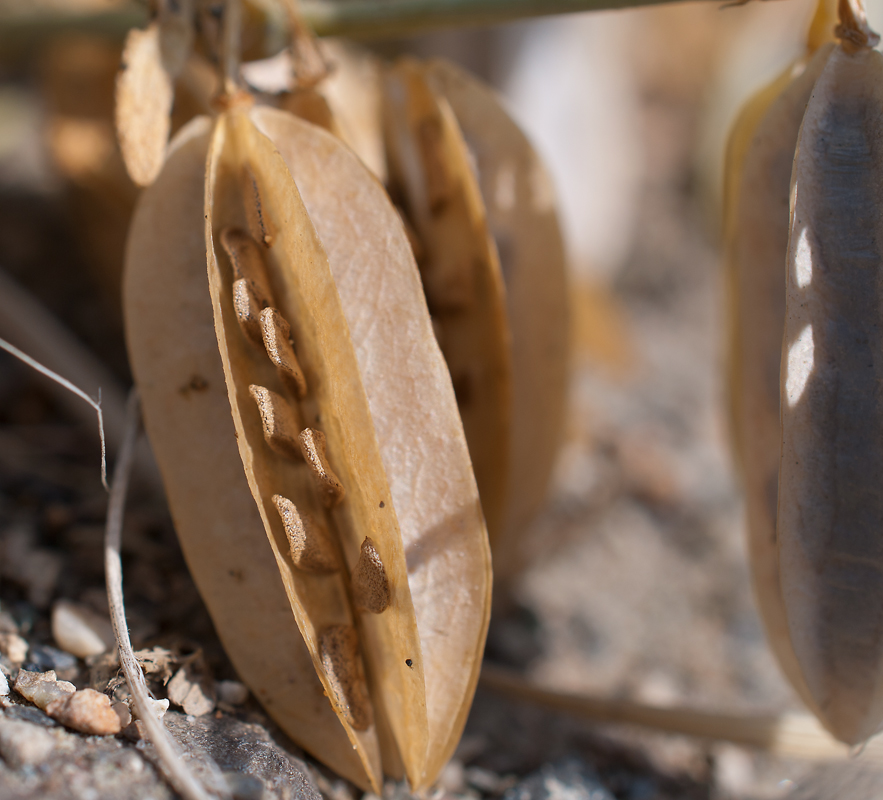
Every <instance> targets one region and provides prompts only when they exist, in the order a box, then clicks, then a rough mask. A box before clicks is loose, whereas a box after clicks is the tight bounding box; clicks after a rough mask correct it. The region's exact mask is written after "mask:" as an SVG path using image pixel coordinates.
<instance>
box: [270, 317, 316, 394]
mask: <svg viewBox="0 0 883 800" xmlns="http://www.w3.org/2000/svg"><path fill="white" fill-rule="evenodd" d="M261 332H262V334H263V339H264V347H266V348H267V355H268V356H269V357H270V361H272V362H273V363H274V364H275V365H276V367H277V369H278V370H279V372H280V373H281V375H282V380H283V381H285V383H286V384H287V385H288V387H289V388H290V389H291V391H292V392H293V393H294V395H295V397H298V398H303V397H305V396H306V394H307V382H306V379H305V378H304V373H303V370H301V368H300V364H299V363H298V360H297V356H296V355H295V354H294V348H293V347H292V345H291V327H290V326H289V324H288V322H286V320H285V317H283V316H282V314H280V313H279V312H278V311H277V310H276V309H275V308H265V309H264V310H263V311H261Z"/></svg>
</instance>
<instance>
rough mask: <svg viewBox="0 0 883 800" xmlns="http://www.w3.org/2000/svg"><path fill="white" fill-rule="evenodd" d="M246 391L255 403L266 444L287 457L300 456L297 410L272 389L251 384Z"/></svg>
mask: <svg viewBox="0 0 883 800" xmlns="http://www.w3.org/2000/svg"><path fill="white" fill-rule="evenodd" d="M248 392H249V394H250V395H251V396H252V398H253V399H254V401H255V403H257V406H258V411H259V412H260V415H261V427H262V428H263V431H264V439H265V440H266V442H267V444H268V445H270V447H272V448H273V450H275V451H276V452H277V453H279V454H280V455H283V456H288V458H298V457H300V455H301V446H300V445H299V444H298V436H299V433H298V431H299V430H300V427H301V425H300V420H299V419H298V417H297V411H296V410H295V409H294V408H292V406H290V405H289V403H288V401H287V400H286V399H285V398H284V397H283V396H282V395H281V394H278V393H277V392H274V391H273V390H272V389H267V388H266V387H264V386H256V385H254V384H252V385H251V386H249V387H248Z"/></svg>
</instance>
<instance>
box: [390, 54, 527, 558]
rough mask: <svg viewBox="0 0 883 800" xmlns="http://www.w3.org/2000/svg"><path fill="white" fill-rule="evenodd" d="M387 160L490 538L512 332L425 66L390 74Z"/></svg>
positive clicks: (498, 524) (502, 495) (498, 490)
mask: <svg viewBox="0 0 883 800" xmlns="http://www.w3.org/2000/svg"><path fill="white" fill-rule="evenodd" d="M384 89H385V92H384V118H385V134H386V149H387V166H388V170H389V176H390V178H389V179H390V187H391V191H392V193H393V196H394V197H398V198H400V199H401V201H402V204H403V212H404V214H405V215H406V218H407V220H408V222H409V224H410V225H411V226H412V228H413V232H414V239H415V249H416V251H417V263H418V265H419V267H420V275H421V277H422V280H423V287H424V291H425V293H426V301H427V303H428V306H429V311H430V313H431V314H432V318H433V323H434V324H435V326H436V332H437V336H438V341H439V346H440V347H441V350H442V353H443V354H444V357H445V361H446V363H447V365H448V369H449V370H450V373H451V379H452V381H453V384H454V390H455V392H456V394H457V403H458V406H459V409H460V416H461V418H462V420H463V429H464V431H465V433H466V440H467V441H468V442H469V453H470V456H471V459H472V464H473V468H474V470H475V478H476V481H477V482H478V490H479V494H480V495H481V503H482V507H483V509H484V515H485V518H486V519H487V525H488V531H489V533H490V536H491V541H494V540H495V539H496V538H497V536H498V534H499V532H500V531H501V530H502V527H503V524H504V517H505V513H506V504H507V502H508V493H509V468H510V458H509V448H510V430H511V424H512V357H511V336H510V332H509V322H508V319H507V313H506V299H505V289H504V286H503V278H502V273H501V270H500V260H499V255H498V253H497V248H496V245H495V243H494V241H493V239H492V237H491V235H490V231H489V228H488V222H487V213H486V210H485V206H484V201H483V199H482V197H481V190H480V188H479V185H478V181H477V179H476V176H475V173H474V171H473V169H472V167H471V166H470V162H469V152H468V149H467V146H466V142H465V140H464V139H463V134H462V132H461V131H460V128H459V126H458V124H457V120H456V117H455V115H454V112H453V111H452V109H451V106H450V103H448V101H447V100H446V99H445V98H444V97H443V96H441V95H439V94H437V93H435V92H434V91H433V89H432V88H431V86H430V85H429V82H428V80H427V75H426V69H425V67H424V65H422V64H421V63H419V62H417V61H415V60H413V59H402V60H401V61H399V62H398V63H397V64H396V65H395V67H393V68H392V69H391V70H390V71H389V72H388V73H387V75H386V80H385V86H384Z"/></svg>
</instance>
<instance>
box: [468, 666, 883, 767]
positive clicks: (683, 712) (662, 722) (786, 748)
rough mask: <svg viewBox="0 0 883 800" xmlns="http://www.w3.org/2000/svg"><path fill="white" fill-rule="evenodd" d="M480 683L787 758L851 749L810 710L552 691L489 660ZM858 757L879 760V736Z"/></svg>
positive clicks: (549, 704)
mask: <svg viewBox="0 0 883 800" xmlns="http://www.w3.org/2000/svg"><path fill="white" fill-rule="evenodd" d="M481 684H482V686H484V687H485V688H487V689H491V690H492V691H495V692H499V693H500V694H504V695H506V696H508V697H513V698H516V699H518V700H524V701H526V702H529V703H534V704H536V705H539V706H543V707H545V708H551V709H554V710H556V711H562V712H564V713H566V714H572V715H573V716H577V717H582V718H583V719H587V720H591V721H592V722H612V723H625V724H630V725H640V726H642V727H645V728H652V729H654V730H658V731H663V732H665V733H677V734H683V735H685V736H695V737H698V738H700V739H716V740H719V741H725V742H733V743H735V744H741V745H746V746H748V747H757V748H761V749H763V750H768V751H769V752H771V753H774V754H775V755H778V756H783V757H790V758H806V759H810V760H818V761H829V760H837V759H843V758H848V757H850V756H853V755H855V751H854V749H853V748H850V747H849V746H848V745H845V744H843V743H842V742H838V741H837V740H835V739H834V738H833V737H832V736H831V734H829V733H828V732H827V731H826V730H825V729H824V728H822V726H821V725H820V724H819V722H818V721H817V720H816V718H815V717H813V716H811V715H809V714H799V713H785V714H769V715H753V716H750V715H745V714H742V715H739V714H718V713H714V712H708V711H697V710H695V709H691V708H677V707H671V708H663V707H658V706H650V705H645V704H642V703H632V702H628V701H623V700H613V699H610V698H604V697H591V696H587V695H578V694H569V693H567V692H555V691H552V690H550V689H544V688H542V687H540V686H537V685H536V684H533V683H531V682H530V681H529V680H526V679H525V678H523V677H521V676H520V675H517V674H516V673H514V672H511V671H510V670H507V669H503V668H501V667H495V666H493V665H491V664H485V665H484V666H483V668H482V671H481ZM861 757H862V759H863V760H867V761H869V762H873V763H880V762H883V747H881V742H879V741H873V740H872V741H871V742H870V743H868V744H867V745H866V746H865V747H864V749H863V751H862V753H861Z"/></svg>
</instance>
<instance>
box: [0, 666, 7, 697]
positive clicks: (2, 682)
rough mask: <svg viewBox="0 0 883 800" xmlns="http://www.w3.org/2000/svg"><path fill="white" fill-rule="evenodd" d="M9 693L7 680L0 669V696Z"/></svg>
mask: <svg viewBox="0 0 883 800" xmlns="http://www.w3.org/2000/svg"><path fill="white" fill-rule="evenodd" d="M8 694H9V681H8V680H7V679H6V675H5V674H4V673H3V670H0V697H6V695H8Z"/></svg>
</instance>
